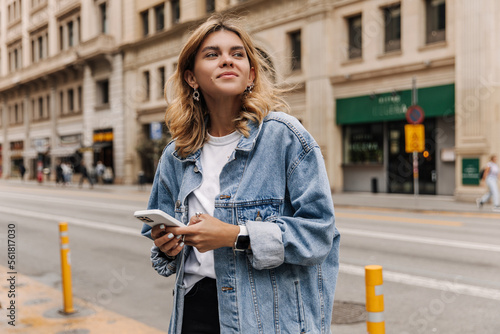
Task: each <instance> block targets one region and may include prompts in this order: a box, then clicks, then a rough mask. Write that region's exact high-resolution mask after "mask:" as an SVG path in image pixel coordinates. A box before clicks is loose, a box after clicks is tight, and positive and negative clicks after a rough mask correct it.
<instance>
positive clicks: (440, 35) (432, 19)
mask: <svg viewBox="0 0 500 334" xmlns="http://www.w3.org/2000/svg"><path fill="white" fill-rule="evenodd" d="M425 15H426V43H427V44H429V43H435V42H440V41H444V40H446V1H445V0H426V1H425Z"/></svg>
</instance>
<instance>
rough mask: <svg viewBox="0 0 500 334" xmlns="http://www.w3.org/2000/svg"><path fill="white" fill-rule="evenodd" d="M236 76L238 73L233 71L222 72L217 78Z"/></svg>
mask: <svg viewBox="0 0 500 334" xmlns="http://www.w3.org/2000/svg"><path fill="white" fill-rule="evenodd" d="M237 76H238V74H236V73H235V72H224V73H221V74H219V76H218V77H217V78H223V77H237Z"/></svg>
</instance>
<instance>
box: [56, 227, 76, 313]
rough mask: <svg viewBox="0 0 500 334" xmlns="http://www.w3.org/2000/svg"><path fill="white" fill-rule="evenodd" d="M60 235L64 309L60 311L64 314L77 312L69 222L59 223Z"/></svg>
mask: <svg viewBox="0 0 500 334" xmlns="http://www.w3.org/2000/svg"><path fill="white" fill-rule="evenodd" d="M59 236H60V240H61V275H62V289H63V302H64V309H63V310H61V311H60V312H61V313H63V314H72V313H75V312H76V311H75V309H74V308H73V293H72V287H71V258H70V252H69V235H68V223H66V222H60V223H59Z"/></svg>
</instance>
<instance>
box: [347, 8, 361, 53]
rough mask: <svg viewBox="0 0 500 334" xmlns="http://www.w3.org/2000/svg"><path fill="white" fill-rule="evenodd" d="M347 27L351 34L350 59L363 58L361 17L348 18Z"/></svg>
mask: <svg viewBox="0 0 500 334" xmlns="http://www.w3.org/2000/svg"><path fill="white" fill-rule="evenodd" d="M347 26H348V34H349V59H356V58H361V56H362V48H361V46H362V38H361V35H362V30H361V15H357V16H353V17H350V18H348V19H347Z"/></svg>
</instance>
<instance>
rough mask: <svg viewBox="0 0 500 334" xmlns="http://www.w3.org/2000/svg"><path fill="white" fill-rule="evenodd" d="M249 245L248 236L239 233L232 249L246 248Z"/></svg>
mask: <svg viewBox="0 0 500 334" xmlns="http://www.w3.org/2000/svg"><path fill="white" fill-rule="evenodd" d="M248 246H250V237H249V236H248V235H239V236H238V238H237V239H236V245H235V246H234V249H236V250H246V249H248Z"/></svg>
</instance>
